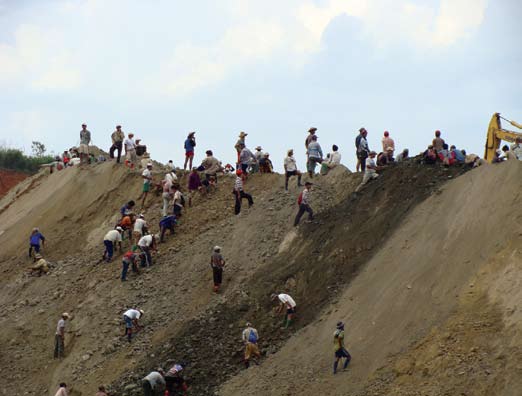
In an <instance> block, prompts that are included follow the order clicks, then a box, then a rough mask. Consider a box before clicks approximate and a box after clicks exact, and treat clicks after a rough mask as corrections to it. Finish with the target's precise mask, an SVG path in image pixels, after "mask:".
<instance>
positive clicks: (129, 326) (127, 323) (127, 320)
mask: <svg viewBox="0 0 522 396" xmlns="http://www.w3.org/2000/svg"><path fill="white" fill-rule="evenodd" d="M123 320H124V321H125V328H126V329H132V319H131V318H129V317H128V316H126V315H123Z"/></svg>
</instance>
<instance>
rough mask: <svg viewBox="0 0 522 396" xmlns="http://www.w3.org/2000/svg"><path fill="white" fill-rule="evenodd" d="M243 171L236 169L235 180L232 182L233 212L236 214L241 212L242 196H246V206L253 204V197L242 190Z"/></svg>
mask: <svg viewBox="0 0 522 396" xmlns="http://www.w3.org/2000/svg"><path fill="white" fill-rule="evenodd" d="M243 174H244V173H243V171H242V170H241V169H238V170H237V171H236V182H235V183H234V197H235V198H236V204H235V206H234V213H235V214H236V215H238V214H239V213H240V212H241V202H242V201H243V198H246V200H247V201H248V207H249V208H250V207H252V205H253V204H254V199H253V198H252V195H250V194H248V193H246V192H245V191H243Z"/></svg>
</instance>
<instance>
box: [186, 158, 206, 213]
mask: <svg viewBox="0 0 522 396" xmlns="http://www.w3.org/2000/svg"><path fill="white" fill-rule="evenodd" d="M196 191H199V192H201V191H203V184H202V183H201V179H200V178H199V173H198V168H196V167H194V168H192V171H191V172H190V175H189V178H188V192H189V202H188V205H189V207H191V206H192V198H193V196H194V194H195V193H196Z"/></svg>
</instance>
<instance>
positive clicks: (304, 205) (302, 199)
mask: <svg viewBox="0 0 522 396" xmlns="http://www.w3.org/2000/svg"><path fill="white" fill-rule="evenodd" d="M311 190H312V183H310V182H306V183H305V187H304V188H303V191H301V194H299V198H297V204H298V205H299V210H298V212H297V215H296V216H295V220H294V227H297V226H298V225H299V222H300V221H301V217H302V216H303V214H304V212H307V213H308V221H309V222H310V221H312V220H313V219H314V211H313V210H312V208H311V207H310V191H311Z"/></svg>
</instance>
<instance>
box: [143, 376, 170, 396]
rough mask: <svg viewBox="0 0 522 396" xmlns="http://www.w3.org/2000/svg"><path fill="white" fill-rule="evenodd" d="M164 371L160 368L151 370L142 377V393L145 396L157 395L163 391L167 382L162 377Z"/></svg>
mask: <svg viewBox="0 0 522 396" xmlns="http://www.w3.org/2000/svg"><path fill="white" fill-rule="evenodd" d="M164 375H165V373H164V372H163V370H162V369H158V371H152V372H151V373H150V374H149V375H147V376H146V377H145V378H143V381H142V385H143V394H144V395H145V396H159V395H163V394H164V393H165V389H166V386H167V383H166V382H165V378H164Z"/></svg>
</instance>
